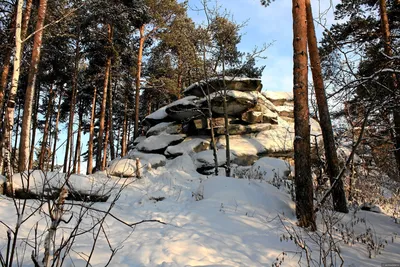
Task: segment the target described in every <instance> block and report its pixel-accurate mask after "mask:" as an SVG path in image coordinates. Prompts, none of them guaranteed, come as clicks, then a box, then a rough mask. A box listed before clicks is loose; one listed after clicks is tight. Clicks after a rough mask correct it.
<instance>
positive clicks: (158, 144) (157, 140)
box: [136, 134, 186, 152]
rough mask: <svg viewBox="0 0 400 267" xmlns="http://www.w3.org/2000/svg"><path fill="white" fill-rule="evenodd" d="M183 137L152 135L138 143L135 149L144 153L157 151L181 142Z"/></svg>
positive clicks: (177, 135) (179, 135) (180, 135)
mask: <svg viewBox="0 0 400 267" xmlns="http://www.w3.org/2000/svg"><path fill="white" fill-rule="evenodd" d="M185 137H186V135H183V134H160V135H153V136H150V137H148V138H146V139H145V140H143V141H142V142H140V143H139V144H138V145H137V146H136V148H137V149H138V150H140V151H145V152H152V151H157V150H161V149H165V148H167V146H169V145H170V144H171V143H174V142H179V141H182V140H183V139H184V138H185Z"/></svg>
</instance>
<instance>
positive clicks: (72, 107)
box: [63, 32, 80, 173]
mask: <svg viewBox="0 0 400 267" xmlns="http://www.w3.org/2000/svg"><path fill="white" fill-rule="evenodd" d="M79 39H80V35H79V32H78V34H77V36H76V40H75V62H74V73H73V76H72V96H71V101H70V107H69V120H68V135H67V143H66V145H65V154H64V165H63V172H64V173H67V172H69V171H70V170H71V166H70V164H71V157H72V153H71V154H69V153H70V150H72V149H71V147H72V138H73V131H74V116H75V104H76V95H77V91H78V69H79V60H80V44H79Z"/></svg>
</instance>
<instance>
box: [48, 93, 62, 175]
mask: <svg viewBox="0 0 400 267" xmlns="http://www.w3.org/2000/svg"><path fill="white" fill-rule="evenodd" d="M61 99H62V94H60V96H59V98H58V104H57V116H56V125H55V126H54V143H53V150H52V153H51V171H54V165H55V159H56V152H57V141H58V123H59V121H60V108H61Z"/></svg>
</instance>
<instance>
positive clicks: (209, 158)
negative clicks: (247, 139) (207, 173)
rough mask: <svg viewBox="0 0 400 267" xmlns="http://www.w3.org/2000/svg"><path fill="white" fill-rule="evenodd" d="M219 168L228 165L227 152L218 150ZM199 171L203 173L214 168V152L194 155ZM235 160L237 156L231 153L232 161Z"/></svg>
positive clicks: (209, 151)
mask: <svg viewBox="0 0 400 267" xmlns="http://www.w3.org/2000/svg"><path fill="white" fill-rule="evenodd" d="M217 158H218V166H222V165H224V164H226V150H225V149H218V151H217ZM194 159H195V164H196V167H197V170H198V171H199V172H200V173H201V172H202V171H204V170H209V169H212V168H214V166H215V165H214V155H213V150H206V151H202V152H199V153H197V154H195V155H194ZM233 159H235V155H234V154H232V153H231V160H233Z"/></svg>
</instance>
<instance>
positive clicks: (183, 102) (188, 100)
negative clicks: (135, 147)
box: [142, 96, 201, 126]
mask: <svg viewBox="0 0 400 267" xmlns="http://www.w3.org/2000/svg"><path fill="white" fill-rule="evenodd" d="M198 100H199V98H198V97H196V96H187V97H184V98H181V99H178V100H176V101H174V102H172V103H171V104H168V105H166V106H164V107H162V108H160V109H158V110H156V111H155V112H153V113H151V114H150V115H148V116H147V117H146V118H144V120H143V121H142V124H143V125H146V126H154V125H156V124H159V123H161V122H171V121H184V120H187V119H190V118H195V117H196V116H199V114H201V113H200V112H199V109H198V104H197V101H198Z"/></svg>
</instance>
